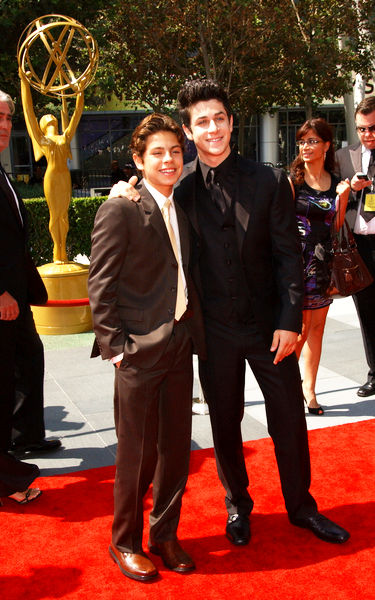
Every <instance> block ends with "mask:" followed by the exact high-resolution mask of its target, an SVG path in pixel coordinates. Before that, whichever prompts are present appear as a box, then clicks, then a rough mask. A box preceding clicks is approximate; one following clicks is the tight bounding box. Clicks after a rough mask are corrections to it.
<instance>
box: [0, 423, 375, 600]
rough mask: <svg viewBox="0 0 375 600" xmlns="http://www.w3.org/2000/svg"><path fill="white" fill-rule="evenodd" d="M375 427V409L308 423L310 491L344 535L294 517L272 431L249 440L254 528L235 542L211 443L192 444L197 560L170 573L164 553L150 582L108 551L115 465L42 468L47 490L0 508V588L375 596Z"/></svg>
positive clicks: (96, 598) (22, 594) (188, 508)
mask: <svg viewBox="0 0 375 600" xmlns="http://www.w3.org/2000/svg"><path fill="white" fill-rule="evenodd" d="M374 434H375V420H370V421H363V422H360V423H355V424H351V425H344V426H340V427H330V428H327V429H320V430H316V431H312V432H310V444H311V454H312V464H313V482H312V492H313V494H314V495H315V497H316V498H317V500H318V503H319V507H320V509H321V510H322V511H323V512H324V513H325V514H326V515H327V516H328V517H330V518H332V519H334V520H335V521H337V522H338V523H340V524H341V525H342V526H344V527H346V528H347V529H348V530H349V531H350V532H351V534H352V537H351V539H350V540H349V542H348V543H347V544H344V545H343V546H340V545H334V544H327V543H325V542H322V541H320V540H318V539H317V538H315V537H314V536H313V535H312V534H311V533H309V532H308V531H305V530H302V529H299V528H296V527H293V526H292V525H290V524H289V522H288V520H287V516H286V513H285V510H284V506H283V501H282V496H281V492H280V485H279V480H278V476H277V472H276V466H275V459H274V455H273V449H272V443H271V441H270V440H269V439H264V440H258V441H256V442H248V443H246V444H245V451H246V460H247V465H248V472H249V475H250V478H251V480H252V482H253V483H252V486H251V491H252V495H253V497H254V499H255V509H254V512H253V515H252V532H253V538H252V541H251V542H250V544H249V546H247V547H245V548H235V547H234V546H232V545H231V544H230V543H229V542H228V541H227V540H226V538H225V537H224V535H223V532H224V526H225V511H224V504H223V491H222V489H221V486H220V484H219V482H218V479H217V475H216V468H215V461H214V458H213V451H212V450H198V451H195V452H193V453H192V460H191V476H190V478H189V483H188V488H187V492H186V494H185V496H184V505H183V512H182V519H181V525H180V528H179V537H180V539H181V540H183V544H184V547H185V548H186V550H187V551H188V552H190V553H191V554H192V555H193V557H194V559H195V561H196V563H197V566H198V568H197V571H195V572H194V573H192V574H189V575H179V574H177V573H172V572H170V571H168V570H167V569H165V568H164V567H163V565H162V563H161V561H160V559H159V558H158V557H155V563H156V565H157V566H158V567H159V568H160V577H159V579H158V580H157V581H155V582H153V583H147V584H142V583H138V582H135V581H131V580H129V579H128V578H126V577H124V576H123V575H122V574H121V573H120V571H119V569H118V567H117V566H115V564H114V563H113V562H112V561H111V559H110V558H109V555H108V542H109V539H110V528H111V522H112V483H113V474H114V468H113V467H108V468H101V469H93V470H90V471H82V472H79V473H74V474H73V475H63V476H55V477H48V478H41V479H40V480H39V482H38V483H39V485H40V487H41V488H43V490H44V495H43V496H42V498H41V499H40V500H39V501H37V502H35V503H33V504H30V505H29V506H25V507H19V506H16V505H15V504H14V503H12V502H11V501H10V500H5V501H4V507H3V508H2V509H0V515H1V517H0V518H1V522H0V539H1V541H0V556H1V561H0V598H1V599H2V600H21V599H22V600H45V599H46V600H47V599H54V598H59V599H66V600H68V599H69V600H71V599H72V600H73V599H74V600H88V599H90V600H91V599H92V600H101V599H103V600H115V599H116V600H117V599H121V600H122V599H124V600H125V599H126V600H133V599H136V600H138V599H143V598H144V599H146V598H147V600H154V599H163V600H175V599H177V598H178V599H180V598H185V597H186V598H189V599H192V600H196V599H197V600H198V599H199V600H200V599H201V598H203V599H204V600H210V599H215V600H225V599H230V600H238V599H254V600H274V599H281V600H302V599H304V600H362V599H363V600H374V599H375V591H374V579H375V577H374V574H375V549H374V545H375V510H374V509H375V481H374V463H375V459H374V455H375V452H374V450H375V441H374V440H375V436H374ZM252 474H253V476H252ZM146 507H147V508H149V507H150V497H149V496H148V497H147V499H146ZM146 541H147V530H146V531H145V545H146ZM145 547H146V546H145Z"/></svg>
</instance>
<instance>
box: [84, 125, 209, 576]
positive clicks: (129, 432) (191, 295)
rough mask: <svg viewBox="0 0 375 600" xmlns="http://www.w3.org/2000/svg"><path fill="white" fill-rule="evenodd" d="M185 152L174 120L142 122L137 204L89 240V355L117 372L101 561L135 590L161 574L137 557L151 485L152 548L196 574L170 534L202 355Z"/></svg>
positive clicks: (106, 216) (112, 212) (127, 204)
mask: <svg viewBox="0 0 375 600" xmlns="http://www.w3.org/2000/svg"><path fill="white" fill-rule="evenodd" d="M183 144H184V137H183V133H182V131H181V129H180V128H179V127H178V125H177V124H176V123H175V122H174V121H173V120H172V119H170V118H169V117H167V116H164V115H157V114H153V115H149V116H148V117H146V118H145V119H144V120H143V121H142V123H141V124H140V125H139V126H138V127H137V128H136V130H135V131H134V133H133V136H132V140H131V149H132V151H133V159H134V162H135V164H136V166H137V168H138V169H139V170H140V171H142V174H143V180H142V182H141V183H140V184H139V186H138V190H139V193H140V196H141V200H140V202H139V203H134V202H132V201H128V200H126V201H124V199H123V198H112V199H111V200H108V201H107V202H105V203H104V204H103V205H102V206H101V207H100V208H99V210H98V213H97V216H96V220H95V225H94V230H93V234H92V254H91V265H90V276H89V296H90V304H91V308H92V312H93V322H94V331H95V335H96V342H97V344H96V348H94V351H93V354H94V355H96V354H98V353H99V352H100V354H101V356H102V358H103V359H110V360H112V362H113V363H114V364H115V366H116V371H115V397H114V404H115V424H116V432H117V437H118V447H117V458H116V465H117V470H116V479H115V488H114V498H115V510H114V522H113V535H112V543H111V545H110V548H109V552H110V554H111V556H112V558H113V560H114V561H115V562H116V563H117V564H118V565H119V567H120V569H121V571H122V572H123V573H124V575H127V576H128V577H131V578H133V579H137V580H139V581H148V580H150V579H153V578H154V577H156V575H157V569H156V567H155V566H154V565H153V563H152V562H151V560H150V559H149V558H148V557H147V556H146V555H145V554H144V552H143V549H142V532H143V502H142V500H143V497H144V495H145V493H146V492H147V490H148V487H149V485H150V483H151V482H153V500H154V502H153V509H152V512H151V515H150V536H149V549H150V551H151V552H153V553H154V554H159V555H160V556H161V558H162V560H163V562H164V564H165V566H166V567H167V568H169V569H172V570H174V571H177V572H179V573H185V572H188V571H191V570H192V569H194V562H193V560H192V559H191V558H190V556H189V555H188V554H187V553H186V552H184V550H183V549H182V548H181V546H180V545H179V543H178V541H177V533H176V532H177V526H178V522H179V517H180V509H181V499H182V494H183V492H184V488H185V484H186V480H187V476H188V466H189V455H190V439H191V398H192V382H193V371H192V347H193V345H194V346H195V349H196V351H197V352H198V354H199V355H200V356H201V357H204V340H203V337H202V335H203V334H202V331H203V327H202V324H201V321H200V312H199V305H198V303H197V300H196V296H195V292H194V288H193V287H192V282H191V280H190V276H189V272H188V262H189V254H190V249H189V226H188V221H187V219H186V217H185V215H184V214H183V212H182V211H181V209H180V208H179V207H178V206H176V205H175V204H174V202H173V185H174V184H175V183H176V181H177V180H178V178H179V177H180V175H181V173H182V169H183Z"/></svg>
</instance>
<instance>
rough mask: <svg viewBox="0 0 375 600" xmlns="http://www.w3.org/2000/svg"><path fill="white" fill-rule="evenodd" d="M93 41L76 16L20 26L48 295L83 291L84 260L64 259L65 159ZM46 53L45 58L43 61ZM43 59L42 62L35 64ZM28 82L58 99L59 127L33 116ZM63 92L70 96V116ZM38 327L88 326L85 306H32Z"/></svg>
mask: <svg viewBox="0 0 375 600" xmlns="http://www.w3.org/2000/svg"><path fill="white" fill-rule="evenodd" d="M98 57H99V56H98V48H97V44H96V41H95V40H94V38H93V37H92V36H91V35H90V33H89V32H88V31H87V29H86V28H85V27H84V26H83V25H81V23H79V22H78V21H76V20H75V19H72V18H70V17H66V16H63V15H54V14H51V15H45V16H43V17H39V18H38V19H35V20H34V21H32V22H31V23H30V24H29V25H28V26H27V27H26V29H25V30H24V31H23V33H22V35H21V37H20V40H19V42H18V48H17V59H18V65H19V76H20V80H21V97H22V104H23V111H24V116H25V121H26V126H27V130H28V132H29V135H30V137H31V139H32V143H33V148H34V155H35V160H36V161H38V160H39V159H40V158H41V157H42V156H45V157H46V160H47V169H46V172H45V175H44V194H45V198H46V201H47V204H48V208H49V214H50V221H49V230H50V233H51V237H52V241H53V263H49V264H46V265H42V266H41V267H39V271H40V274H41V276H42V279H43V281H44V283H45V286H46V288H47V291H48V297H49V299H50V300H69V299H77V298H85V297H87V276H88V267H87V265H81V264H79V263H76V262H72V261H69V260H68V256H67V252H66V237H67V234H68V229H69V221H68V209H69V204H70V200H71V196H72V183H71V177H70V172H69V169H68V165H67V160H68V159H69V158H72V155H71V150H70V143H71V140H72V138H73V136H74V134H75V132H76V130H77V126H78V123H79V120H80V118H81V114H82V110H83V100H84V98H83V91H84V89H85V88H86V87H87V86H88V85H89V84H90V82H91V81H92V79H93V77H94V75H95V71H96V68H97V65H98ZM46 58H47V61H46ZM41 64H43V65H44V66H43V68H40V65H41ZM31 87H32V88H34V89H35V90H37V91H38V92H40V93H41V94H44V95H46V96H51V97H53V98H57V99H59V100H61V131H62V133H61V134H60V133H59V123H58V120H57V118H56V117H55V116H54V115H50V114H47V115H44V116H43V117H42V118H41V119H40V121H39V123H38V120H37V118H36V116H35V112H34V108H33V100H32V94H31ZM67 98H75V99H76V101H75V109H74V112H73V114H72V116H71V118H70V119H69V115H68V106H67ZM33 313H34V319H35V323H36V326H37V330H38V332H39V333H42V334H63V333H78V332H82V331H89V330H90V329H91V327H92V324H91V313H90V308H89V307H88V306H69V307H34V308H33Z"/></svg>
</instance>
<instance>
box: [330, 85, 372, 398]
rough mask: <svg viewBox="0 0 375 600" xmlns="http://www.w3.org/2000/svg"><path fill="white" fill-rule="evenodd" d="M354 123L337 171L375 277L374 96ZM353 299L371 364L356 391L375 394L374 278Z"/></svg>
mask: <svg viewBox="0 0 375 600" xmlns="http://www.w3.org/2000/svg"><path fill="white" fill-rule="evenodd" d="M355 124H356V129H357V133H358V137H359V142H358V143H357V144H353V145H352V146H347V147H346V148H341V149H340V150H338V151H337V152H336V160H337V165H338V166H337V174H338V175H339V177H341V178H346V177H347V178H348V179H350V185H351V188H352V194H351V198H350V200H349V203H348V209H347V218H348V222H349V225H350V226H351V228H352V230H353V232H354V237H355V240H356V242H357V246H358V251H359V253H360V255H361V256H362V258H363V260H364V262H365V263H366V265H367V268H368V269H369V271H370V273H371V274H372V275H373V277H374V279H375V96H370V97H368V98H365V99H364V100H362V102H360V103H359V104H358V106H357V109H356V111H355ZM358 175H360V177H359V176H358ZM353 300H354V304H355V306H356V309H357V314H358V318H359V322H360V324H361V331H362V338H363V343H364V347H365V352H366V359H367V364H368V367H369V371H368V375H367V381H366V383H364V384H363V385H362V386H361V387H360V388H359V389H358V391H357V394H358V396H361V397H366V396H372V395H373V394H375V310H374V307H375V282H374V283H372V284H371V285H370V286H368V287H367V288H366V289H364V290H362V291H361V292H359V293H358V294H354V295H353Z"/></svg>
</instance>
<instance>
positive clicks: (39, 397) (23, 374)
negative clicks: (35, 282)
mask: <svg viewBox="0 0 375 600" xmlns="http://www.w3.org/2000/svg"><path fill="white" fill-rule="evenodd" d="M0 380H1V390H0V397H1V401H0V448H1V449H2V450H5V451H6V450H8V449H9V447H10V444H11V441H15V442H17V443H19V444H27V443H32V442H36V441H39V440H41V439H43V438H44V436H45V428H44V415H43V401H44V398H43V380H44V351H43V344H42V341H41V339H40V337H39V335H38V333H37V331H36V329H35V324H34V319H33V315H32V312H31V309H30V307H29V306H27V307H26V308H24V309H23V310H22V312H21V313H20V315H19V316H18V318H17V319H16V320H15V321H2V320H0Z"/></svg>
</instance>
